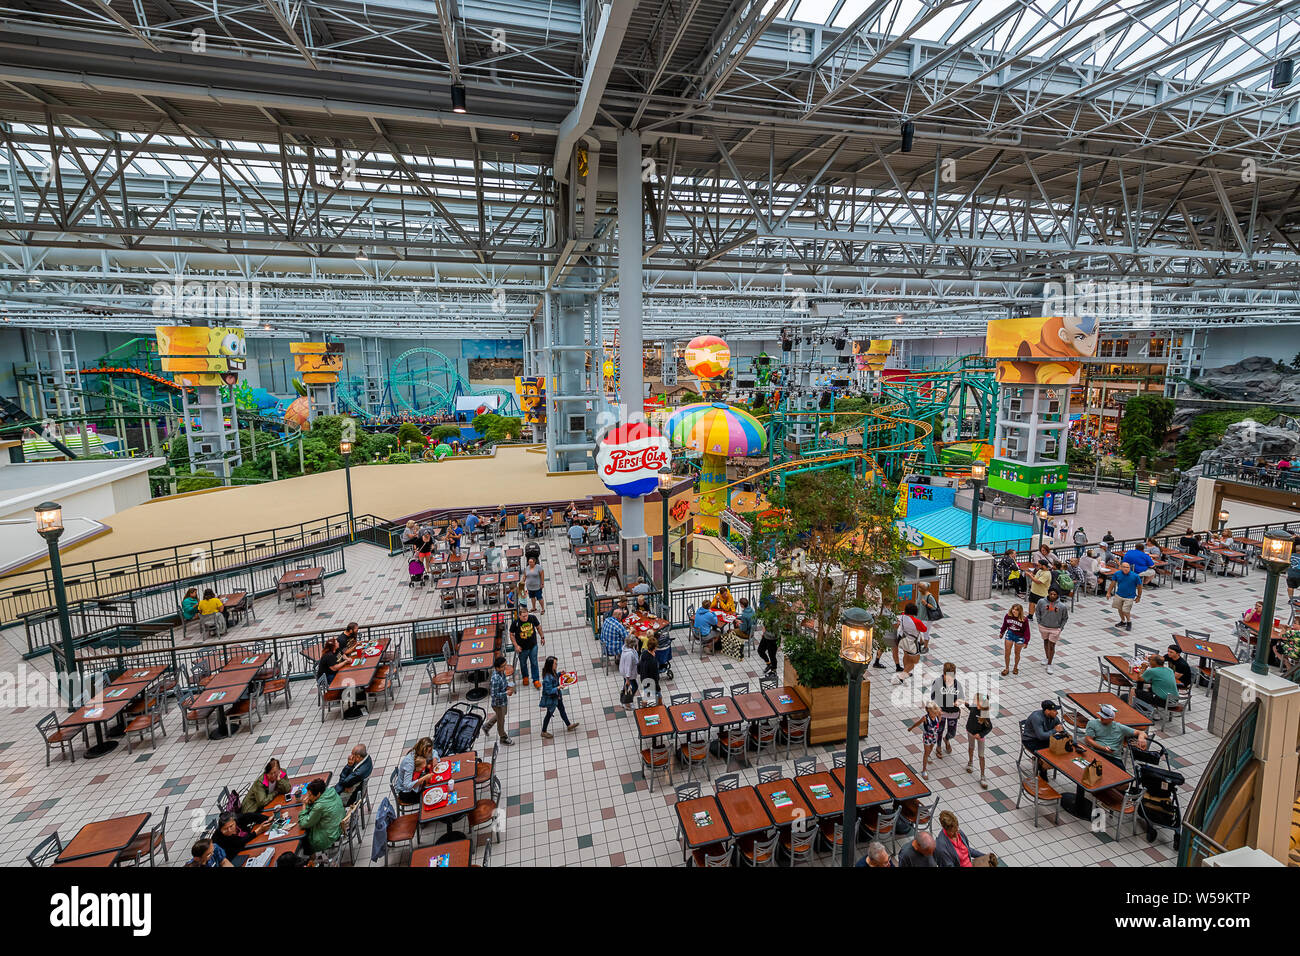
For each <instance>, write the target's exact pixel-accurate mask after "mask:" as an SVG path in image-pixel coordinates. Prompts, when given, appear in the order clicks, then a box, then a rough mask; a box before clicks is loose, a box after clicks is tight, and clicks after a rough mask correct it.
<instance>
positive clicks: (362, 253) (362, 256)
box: [357, 248, 370, 262]
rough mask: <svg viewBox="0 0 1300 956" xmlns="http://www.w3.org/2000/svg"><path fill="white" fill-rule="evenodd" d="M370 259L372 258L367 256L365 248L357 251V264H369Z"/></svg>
mask: <svg viewBox="0 0 1300 956" xmlns="http://www.w3.org/2000/svg"><path fill="white" fill-rule="evenodd" d="M369 259H370V257H369V256H368V255H366V250H365V249H364V248H359V249H357V262H367V261H369Z"/></svg>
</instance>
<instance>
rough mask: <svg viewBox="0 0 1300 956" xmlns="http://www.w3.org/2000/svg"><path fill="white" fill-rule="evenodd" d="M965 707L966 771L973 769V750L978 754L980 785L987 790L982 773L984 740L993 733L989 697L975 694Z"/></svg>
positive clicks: (985, 778)
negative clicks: (966, 715)
mask: <svg viewBox="0 0 1300 956" xmlns="http://www.w3.org/2000/svg"><path fill="white" fill-rule="evenodd" d="M966 707H967V708H968V709H969V710H970V716H969V717H967V718H966V740H967V741H968V744H967V747H966V772H967V773H971V772H972V771H973V770H974V769H975V751H976V750H978V751H979V754H980V786H981V787H982V788H983V789H985V790H987V789H988V788H989V781H988V777H986V776H985V774H984V740H985V738H986V737H988V735H989V734H991V733H993V720H992V718H991V714H992V711H991V710H990V708H989V699H988V697H986V696H985V695H984V694H976V695H975V702H974V703H973V704H972V703H967V704H966Z"/></svg>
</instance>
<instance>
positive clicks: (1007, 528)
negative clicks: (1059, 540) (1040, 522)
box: [907, 506, 1033, 551]
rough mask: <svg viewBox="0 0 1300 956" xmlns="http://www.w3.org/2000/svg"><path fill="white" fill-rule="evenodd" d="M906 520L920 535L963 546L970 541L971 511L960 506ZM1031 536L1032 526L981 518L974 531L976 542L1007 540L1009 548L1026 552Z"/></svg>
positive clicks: (938, 509)
mask: <svg viewBox="0 0 1300 956" xmlns="http://www.w3.org/2000/svg"><path fill="white" fill-rule="evenodd" d="M907 523H908V525H909V526H911V527H913V528H915V529H916V530H917V531H919V532H921V533H922V534H926V535H929V536H930V537H932V538H937V539H938V540H940V541H944V542H946V543H948V544H950V545H954V546H956V547H963V548H964V547H965V546H966V545H967V543H969V541H970V512H969V511H966V510H965V509H963V508H958V507H956V506H950V507H947V508H937V509H935V510H934V511H931V512H929V513H927V514H923V515H918V516H917V517H915V518H908V519H907ZM1032 536H1033V529H1032V528H1031V527H1030V526H1029V525H1026V524H1016V523H1015V522H1012V521H994V520H993V519H991V518H983V517H981V518H980V519H979V527H978V529H977V530H976V534H975V543H976V544H980V545H983V544H990V543H994V542H999V543H1000V542H1005V541H1009V542H1012V544H1011V547H1014V548H1016V550H1018V551H1025V550H1028V548H1029V541H1030V538H1031V537H1032ZM1004 547H1006V545H1004Z"/></svg>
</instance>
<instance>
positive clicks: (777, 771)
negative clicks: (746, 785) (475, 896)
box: [758, 764, 784, 783]
mask: <svg viewBox="0 0 1300 956" xmlns="http://www.w3.org/2000/svg"><path fill="white" fill-rule="evenodd" d="M783 773H784V771H783V770H782V769H781V767H780V766H778V765H776V764H772V765H770V766H767V767H759V768H758V782H759V783H772V782H774V781H776V780H780V779H781V776H782V774H783Z"/></svg>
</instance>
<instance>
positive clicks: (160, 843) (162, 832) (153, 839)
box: [117, 807, 171, 866]
mask: <svg viewBox="0 0 1300 956" xmlns="http://www.w3.org/2000/svg"><path fill="white" fill-rule="evenodd" d="M170 813H171V807H163V815H162V820H161V822H159V823H158V824H157V825H156V826H153V827H151V828H150V829H149V832H148V833H142V834H140V835H139V836H137V837H136V838H135V839H134V840H132V841H131V843H130V844H129V845H128V846H127V848H126V849H125V850H123V851H122V852H121V854H119V855H118V858H117V862H118V865H119V866H120V865H122V864H123V863H129V864H131V865H132V866H139V865H140V864H141V862H142V861H143V860H144V859H145V857H148V859H149V865H150V866H157V865H158V864H157V860H156V858H157V855H158V854H159V853H161V854H162V858H163V862H164V863H167V862H170V857H168V856H167V816H168V814H170Z"/></svg>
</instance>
